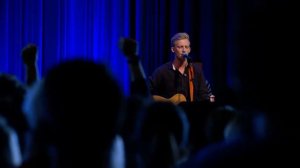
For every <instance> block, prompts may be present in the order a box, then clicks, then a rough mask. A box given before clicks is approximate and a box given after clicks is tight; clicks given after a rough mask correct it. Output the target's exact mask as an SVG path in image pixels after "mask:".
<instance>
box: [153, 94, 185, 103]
mask: <svg viewBox="0 0 300 168" xmlns="http://www.w3.org/2000/svg"><path fill="white" fill-rule="evenodd" d="M152 97H153V100H154V101H162V102H171V103H174V104H175V105H178V104H179V103H182V102H186V97H185V96H184V95H183V94H180V93H177V94H175V95H173V96H172V97H170V98H165V97H162V96H158V95H153V96H152Z"/></svg>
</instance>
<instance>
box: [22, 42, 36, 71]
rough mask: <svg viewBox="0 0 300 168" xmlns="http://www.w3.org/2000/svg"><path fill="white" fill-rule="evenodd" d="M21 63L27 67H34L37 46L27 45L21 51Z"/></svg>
mask: <svg viewBox="0 0 300 168" xmlns="http://www.w3.org/2000/svg"><path fill="white" fill-rule="evenodd" d="M21 54H22V59H23V63H24V64H25V65H27V66H30V65H35V63H36V60H37V46H36V45H35V44H28V45H27V46H25V47H24V48H23V49H22V53H21Z"/></svg>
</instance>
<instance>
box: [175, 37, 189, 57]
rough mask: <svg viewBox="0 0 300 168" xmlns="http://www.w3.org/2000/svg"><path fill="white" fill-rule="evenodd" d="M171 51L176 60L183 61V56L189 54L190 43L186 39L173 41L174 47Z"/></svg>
mask: <svg viewBox="0 0 300 168" xmlns="http://www.w3.org/2000/svg"><path fill="white" fill-rule="evenodd" d="M171 51H172V52H173V53H174V54H175V56H176V57H177V58H178V59H184V57H183V54H189V53H190V52H191V48H190V41H189V40H188V39H182V40H177V41H175V45H174V46H173V47H172V48H171Z"/></svg>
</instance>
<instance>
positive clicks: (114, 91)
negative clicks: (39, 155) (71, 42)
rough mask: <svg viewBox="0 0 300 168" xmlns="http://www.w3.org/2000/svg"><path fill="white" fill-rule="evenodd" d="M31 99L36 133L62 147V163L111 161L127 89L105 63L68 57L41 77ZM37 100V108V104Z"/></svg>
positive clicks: (52, 143)
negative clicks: (35, 118) (124, 90)
mask: <svg viewBox="0 0 300 168" xmlns="http://www.w3.org/2000/svg"><path fill="white" fill-rule="evenodd" d="M39 87H40V89H37V90H36V91H37V92H38V93H35V94H36V98H34V99H35V100H34V101H33V102H35V103H33V104H34V106H35V107H34V108H35V110H36V111H35V113H36V115H37V116H38V118H37V121H38V122H37V125H36V133H35V134H36V137H40V140H39V141H40V142H41V141H42V142H44V143H45V144H46V145H47V146H54V147H55V148H56V149H57V151H58V153H59V156H60V157H59V161H58V163H59V165H60V166H63V165H65V166H66V165H67V166H72V165H73V166H74V165H76V164H80V163H84V162H87V163H89V165H90V166H92V165H93V166H96V165H103V163H105V162H107V161H108V160H109V159H108V155H109V152H110V148H111V145H112V143H113V140H114V138H115V137H116V135H117V133H118V132H119V128H120V127H121V126H122V118H123V116H122V115H123V112H124V111H123V103H124V102H123V99H124V96H123V93H122V91H121V88H120V87H119V85H118V83H117V82H116V80H115V79H114V78H113V76H112V74H111V73H110V71H109V69H107V67H106V66H105V65H104V64H100V63H96V62H93V61H88V60H69V61H66V62H63V63H60V64H58V65H57V66H55V67H53V68H52V69H51V70H50V71H49V72H48V73H47V74H46V76H45V79H44V80H42V81H40V86H39ZM38 106H39V108H37V107H38Z"/></svg>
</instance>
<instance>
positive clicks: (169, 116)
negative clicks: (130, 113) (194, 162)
mask: <svg viewBox="0 0 300 168" xmlns="http://www.w3.org/2000/svg"><path fill="white" fill-rule="evenodd" d="M188 134H189V122H188V119H187V117H186V115H185V112H184V111H183V109H181V108H180V107H179V106H176V105H174V104H172V103H170V102H151V103H149V104H148V106H146V108H145V110H144V111H141V113H140V115H139V117H138V119H137V127H136V134H135V135H136V143H137V156H138V157H137V158H140V160H139V164H138V165H139V166H141V167H177V166H178V165H179V164H180V163H181V162H182V161H183V160H184V159H185V158H186V157H187V155H188V153H187V152H188V151H187V147H188Z"/></svg>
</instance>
